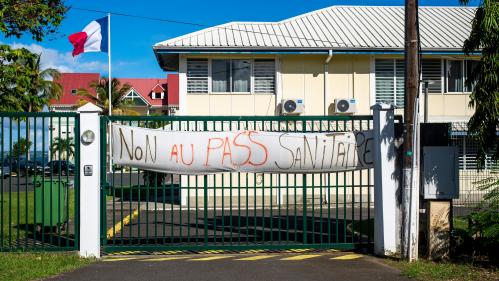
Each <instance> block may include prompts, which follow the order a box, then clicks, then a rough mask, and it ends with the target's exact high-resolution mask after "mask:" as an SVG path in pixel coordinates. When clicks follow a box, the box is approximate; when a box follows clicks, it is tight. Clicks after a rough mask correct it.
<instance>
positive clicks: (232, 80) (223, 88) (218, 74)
mask: <svg viewBox="0 0 499 281" xmlns="http://www.w3.org/2000/svg"><path fill="white" fill-rule="evenodd" d="M211 77H212V86H211V88H212V89H211V90H212V92H218V93H220V92H250V90H251V89H250V81H251V62H250V60H212V63H211Z"/></svg>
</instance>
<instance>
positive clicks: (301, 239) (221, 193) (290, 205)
mask: <svg viewBox="0 0 499 281" xmlns="http://www.w3.org/2000/svg"><path fill="white" fill-rule="evenodd" d="M110 122H111V123H112V124H124V125H132V126H139V127H147V128H160V129H163V130H165V131H228V130H246V129H251V130H265V131H281V132H341V131H351V130H369V129H372V126H373V124H372V116H325V117H323V116H320V117H318V116H309V117H282V116H276V117H198V116H196V117H194V116H193V117H181V116H158V117H123V116H113V117H103V118H102V119H101V133H102V136H106V135H107V132H108V130H109V124H110ZM101 147H102V157H101V159H102V167H101V169H102V170H101V175H102V220H101V222H102V226H101V233H102V245H103V249H104V250H105V251H130V250H148V251H160V250H203V249H210V250H211V249H232V250H235V249H259V248H266V249H278V248H281V249H282V248H342V249H346V248H354V247H370V246H371V245H372V241H373V224H374V221H373V217H374V216H373V207H374V205H373V203H374V202H373V182H374V181H373V172H372V169H364V170H356V171H348V172H334V173H316V174H260V173H220V174H214V175H201V176H188V175H173V174H161V173H153V172H147V171H142V170H137V169H134V168H131V167H118V166H114V167H113V169H109V167H108V165H109V154H108V149H109V147H108V144H107V143H106V138H102V143H101Z"/></svg>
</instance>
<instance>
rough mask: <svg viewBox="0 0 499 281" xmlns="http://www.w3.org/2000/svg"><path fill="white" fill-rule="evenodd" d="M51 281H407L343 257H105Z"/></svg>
mask: <svg viewBox="0 0 499 281" xmlns="http://www.w3.org/2000/svg"><path fill="white" fill-rule="evenodd" d="M50 280H81V281H84V280H85V281H87V280H93V281H94V280H95V281H96V280H106V281H110V280H123V281H126V280H133V281H136V280H193V281H194V280H195V281H200V280H216V281H225V280H237V281H246V280H286V281H294V280H296V281H298V280H299V281H304V280H348V281H355V280H366V281H367V280H368V281H373V280H409V279H407V278H404V277H401V276H400V274H399V272H398V271H397V270H395V269H393V268H391V267H388V266H386V265H384V264H383V263H382V262H381V261H380V260H379V259H377V258H374V257H369V256H362V255H359V254H355V253H346V252H321V253H275V254H274V253H269V254H267V253H266V254H218V255H217V254H212V255H200V254H198V255H179V256H175V255H172V256H135V257H126V256H124V257H109V258H105V259H104V260H103V261H101V262H97V263H94V264H92V265H90V266H87V267H85V268H82V269H79V270H76V271H74V272H71V273H66V274H64V275H61V276H57V277H54V278H51V279H50Z"/></svg>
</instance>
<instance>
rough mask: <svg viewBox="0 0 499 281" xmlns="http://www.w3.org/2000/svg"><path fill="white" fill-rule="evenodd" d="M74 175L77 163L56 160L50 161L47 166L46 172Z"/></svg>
mask: <svg viewBox="0 0 499 281" xmlns="http://www.w3.org/2000/svg"><path fill="white" fill-rule="evenodd" d="M51 173H52V174H61V175H68V174H69V175H74V173H75V165H74V164H73V163H71V162H69V161H66V160H55V161H50V162H48V164H47V166H45V174H51Z"/></svg>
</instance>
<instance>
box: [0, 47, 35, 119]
mask: <svg viewBox="0 0 499 281" xmlns="http://www.w3.org/2000/svg"><path fill="white" fill-rule="evenodd" d="M36 58H37V57H36V55H35V54H33V53H31V52H30V51H28V50H26V49H24V48H21V49H12V48H11V47H9V46H7V45H0V110H1V111H22V110H23V109H22V106H21V104H22V103H21V95H22V94H24V93H26V92H27V91H28V88H29V87H30V84H31V81H30V80H31V79H30V69H29V68H27V67H26V65H28V64H30V65H31V64H33V62H34V61H35V60H36Z"/></svg>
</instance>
